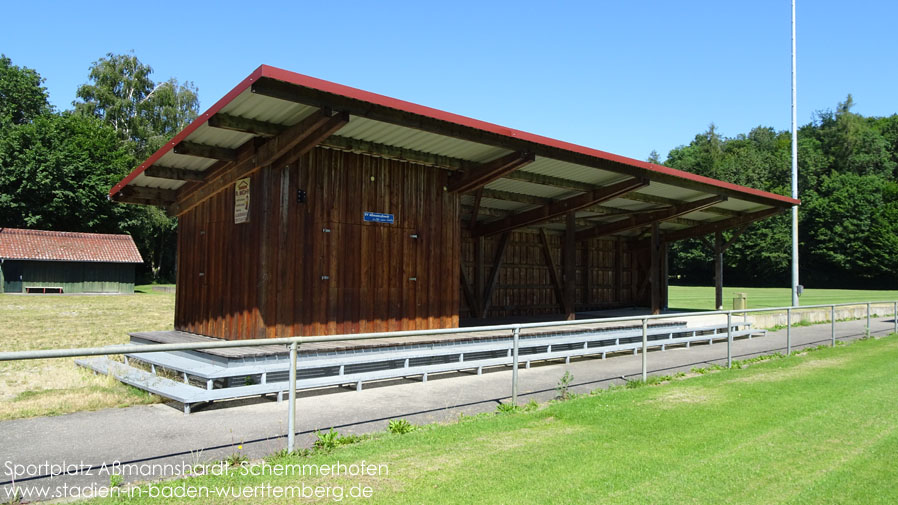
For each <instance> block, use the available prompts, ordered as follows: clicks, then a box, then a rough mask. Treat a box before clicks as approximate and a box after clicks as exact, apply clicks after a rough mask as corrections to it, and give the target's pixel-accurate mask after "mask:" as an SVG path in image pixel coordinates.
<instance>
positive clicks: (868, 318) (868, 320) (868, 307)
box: [864, 303, 872, 337]
mask: <svg viewBox="0 0 898 505" xmlns="http://www.w3.org/2000/svg"><path fill="white" fill-rule="evenodd" d="M870 333H872V329H871V328H870V304H869V303H868V304H867V334H866V335H864V336H865V337H869V336H870Z"/></svg>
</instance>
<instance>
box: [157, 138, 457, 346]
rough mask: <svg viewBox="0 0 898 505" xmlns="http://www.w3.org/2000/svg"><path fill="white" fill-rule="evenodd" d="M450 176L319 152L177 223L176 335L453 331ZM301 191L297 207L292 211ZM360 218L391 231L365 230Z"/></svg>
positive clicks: (264, 174) (268, 172) (265, 172)
mask: <svg viewBox="0 0 898 505" xmlns="http://www.w3.org/2000/svg"><path fill="white" fill-rule="evenodd" d="M447 178H448V174H447V173H446V172H444V171H442V170H438V169H434V168H429V167H424V166H420V165H415V164H411V163H406V162H401V161H395V160H385V159H381V158H375V157H371V156H366V155H361V154H354V153H348V152H340V151H332V150H327V149H323V148H317V149H315V150H313V151H312V152H311V153H309V154H308V155H306V156H305V157H303V158H302V159H300V160H299V161H298V162H297V163H296V164H294V165H293V166H287V167H266V168H263V169H262V170H260V171H258V172H256V173H255V174H254V175H253V176H252V180H251V200H250V203H251V208H250V222H249V223H244V224H234V210H233V209H234V192H233V187H231V188H229V189H227V190H225V191H222V192H220V193H218V194H217V195H216V196H214V197H213V198H211V199H209V200H208V201H206V202H205V203H203V204H201V205H199V206H197V207H196V208H194V209H193V210H191V211H189V212H187V213H185V214H184V215H182V216H181V217H180V221H179V233H178V290H177V295H176V296H177V300H176V309H175V327H176V328H177V329H181V330H184V331H190V332H194V333H200V334H203V335H210V336H215V337H221V338H225V339H229V340H234V339H245V338H265V337H275V336H292V335H306V336H311V335H325V334H341V333H359V332H369V331H396V330H409V329H430V328H444V327H454V326H457V325H458V307H459V305H460V300H459V297H460V295H459V282H458V275H457V274H455V275H452V273H454V272H458V270H459V266H458V265H459V263H458V261H459V258H458V250H459V240H460V232H459V227H458V197H457V195H455V194H452V193H448V192H446V191H445V190H444V187H445V186H446V184H447ZM298 190H304V191H305V192H306V195H307V197H306V198H307V199H306V203H298V202H297V192H298ZM365 211H370V212H380V213H390V214H393V215H394V216H395V222H394V224H380V223H368V222H364V220H363V213H364V212H365Z"/></svg>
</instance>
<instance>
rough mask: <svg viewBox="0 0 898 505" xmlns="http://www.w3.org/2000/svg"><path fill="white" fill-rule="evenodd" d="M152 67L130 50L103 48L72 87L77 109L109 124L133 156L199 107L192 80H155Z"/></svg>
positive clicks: (166, 137) (148, 149) (190, 117)
mask: <svg viewBox="0 0 898 505" xmlns="http://www.w3.org/2000/svg"><path fill="white" fill-rule="evenodd" d="M152 73H153V69H152V68H151V67H150V66H149V65H146V64H144V63H142V62H141V61H140V60H139V59H138V58H137V57H136V56H134V54H130V55H124V54H113V53H108V54H107V55H106V57H105V58H100V59H99V60H97V61H95V62H94V63H93V65H92V66H91V68H90V72H89V74H88V78H89V80H90V82H89V83H87V84H82V85H81V86H80V87H79V88H78V91H77V96H78V98H79V99H80V101H78V100H76V101H75V102H73V104H74V106H75V110H76V111H77V112H78V113H79V114H82V115H87V116H94V117H98V118H100V119H102V120H104V121H106V122H107V123H109V124H110V125H112V127H113V128H114V129H115V131H116V133H117V134H118V137H119V138H120V139H122V140H124V141H126V142H129V143H130V144H131V145H132V147H133V150H134V154H135V156H137V157H138V158H145V157H147V156H149V155H150V154H151V153H152V152H153V151H155V150H156V149H158V148H159V147H160V146H161V145H162V144H164V143H165V142H167V141H168V140H169V139H170V138H171V137H172V136H174V135H175V134H176V133H177V132H178V131H180V130H181V129H182V128H183V127H184V126H186V125H187V124H189V123H190V122H191V121H193V120H194V119H195V118H196V116H197V111H198V109H199V99H198V98H197V90H196V87H195V86H194V85H193V83H190V82H186V83H183V84H180V83H178V81H177V80H176V79H170V80H168V81H164V82H161V83H159V84H156V83H155V82H154V81H153V79H152V78H151V77H150V75H151V74H152Z"/></svg>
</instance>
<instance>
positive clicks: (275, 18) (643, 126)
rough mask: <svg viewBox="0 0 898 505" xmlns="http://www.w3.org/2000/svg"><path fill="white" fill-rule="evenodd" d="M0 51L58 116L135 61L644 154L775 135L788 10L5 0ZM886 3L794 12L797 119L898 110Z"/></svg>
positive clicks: (805, 3) (784, 109) (771, 5)
mask: <svg viewBox="0 0 898 505" xmlns="http://www.w3.org/2000/svg"><path fill="white" fill-rule="evenodd" d="M3 17H4V22H3V29H2V31H0V52H3V53H5V54H6V55H7V56H9V57H10V58H12V60H13V63H14V64H17V65H24V66H27V67H30V68H34V69H36V70H37V71H38V72H40V73H41V75H42V76H43V77H45V78H46V86H47V88H48V89H49V91H50V97H51V101H52V102H53V104H54V105H56V106H57V107H58V108H61V109H64V108H69V107H71V102H72V100H74V98H75V96H74V94H75V90H76V88H77V86H78V85H79V84H81V83H83V82H85V81H86V79H87V72H88V68H89V66H90V64H91V62H93V61H95V60H96V59H98V58H100V57H102V56H103V55H104V54H106V53H107V52H117V53H120V52H127V51H130V50H133V51H134V52H135V54H136V55H137V56H138V57H139V58H140V59H141V60H142V61H144V62H145V63H148V64H150V65H151V66H152V67H153V68H154V70H155V73H154V76H153V77H154V78H155V79H156V80H165V79H167V78H169V77H176V78H178V79H179V80H182V81H183V80H190V81H193V82H194V83H195V84H196V85H197V86H198V87H199V91H200V99H201V104H202V108H203V109H205V108H206V107H208V106H210V105H211V104H212V103H214V102H215V101H216V100H218V99H219V98H220V97H221V96H222V95H224V94H225V93H226V92H227V91H228V90H230V89H231V88H232V87H233V86H235V85H236V84H237V83H238V82H239V81H240V80H241V79H242V78H243V77H245V76H246V75H247V74H249V73H250V72H251V71H252V70H253V69H254V68H256V67H257V66H258V65H259V64H262V63H266V64H269V65H274V66H278V67H282V68H285V69H288V70H293V71H296V72H300V73H303V74H307V75H311V76H314V77H319V78H322V79H327V80H331V81H335V82H339V83H341V84H346V85H350V86H355V87H358V88H362V89H365V90H368V91H373V92H377V93H381V94H385V95H389V96H393V97H396V98H401V99H404V100H408V101H412V102H417V103H421V104H423V105H428V106H431V107H436V108H439V109H444V110H447V111H450V112H454V113H458V114H463V115H467V116H472V117H474V118H477V119H482V120H485V121H490V122H494V123H498V124H501V125H504V126H509V127H513V128H518V129H522V130H526V131H530V132H533V133H538V134H542V135H547V136H550V137H555V138H559V139H562V140H565V141H569V142H574V143H578V144H583V145H587V146H590V147H595V148H599V149H603V150H606V151H610V152H613V153H617V154H622V155H625V156H631V157H634V158H639V159H645V158H646V157H647V156H648V154H649V152H651V151H652V150H653V149H655V150H657V151H658V152H659V153H661V155H662V159H663V157H664V156H665V155H666V154H667V152H668V151H669V150H670V149H671V148H673V147H676V146H677V145H681V144H685V143H688V142H689V141H690V140H691V139H692V138H693V137H694V136H695V134H697V133H700V132H702V131H704V130H706V129H707V127H708V125H709V124H710V123H711V122H714V123H716V124H717V126H718V128H719V130H720V132H721V133H722V134H723V135H726V136H734V135H736V134H738V133H743V132H747V131H748V130H749V129H751V128H752V127H754V126H758V125H764V126H772V127H775V128H776V129H778V130H784V129H788V128H789V121H790V109H789V107H790V78H791V77H790V61H791V60H790V58H791V57H790V2H789V1H788V0H777V1H772V0H756V1H754V2H728V1H723V2H722V1H719V0H718V1H691V2H671V1H654V2H653V1H643V2H624V1H620V0H613V1H612V0H607V1H602V0H595V1H591V2H569V1H561V0H559V1H542V2H526V1H516V2H490V1H484V0H481V1H479V2H466V1H456V0H453V1H451V2H427V1H420V0H419V1H412V2H389V1H378V2H364V3H363V2H359V3H353V2H306V1H290V2H283V5H281V6H278V5H277V4H276V3H275V2H189V1H188V2H181V3H171V4H159V3H157V4H147V3H138V2H108V3H104V2H93V3H91V4H90V5H86V3H83V2H59V3H53V2H42V1H30V2H6V3H5V5H4V6H3ZM896 20H898V4H896V3H894V2H885V1H881V2H876V1H864V0H856V1H854V2H850V3H848V2H836V1H827V0H814V1H810V0H798V85H799V98H798V107H799V108H798V117H799V123H800V124H804V123H807V122H809V121H810V120H811V119H812V116H813V113H814V111H816V110H821V109H827V108H834V107H835V106H836V104H837V102H839V101H842V100H844V98H845V96H846V95H847V94H848V93H852V94H853V96H854V99H855V102H856V104H857V105H856V108H855V109H854V110H855V112H859V113H862V114H865V115H891V114H894V113H896V112H898V100H896V93H895V90H896V89H898V85H896V83H898V64H896V55H898V36H896V33H895V30H896V25H895V22H896Z"/></svg>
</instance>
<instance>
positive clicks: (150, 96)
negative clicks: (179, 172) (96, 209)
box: [74, 53, 199, 280]
mask: <svg viewBox="0 0 898 505" xmlns="http://www.w3.org/2000/svg"><path fill="white" fill-rule="evenodd" d="M152 73H153V69H152V68H151V67H150V66H149V65H146V64H144V63H142V62H141V61H140V60H139V59H138V58H137V57H136V56H135V55H134V54H133V53H132V54H128V55H123V54H113V53H108V54H107V55H106V57H104V58H100V59H99V60H97V61H95V62H94V63H93V65H92V66H91V69H90V72H89V74H88V78H89V81H90V82H89V83H86V84H83V85H82V86H80V87H79V88H78V92H77V96H78V98H79V99H80V101H75V102H74V105H75V110H76V111H77V112H78V113H79V114H81V115H83V116H91V117H95V118H99V119H101V120H103V121H104V122H106V123H108V124H109V125H110V126H111V127H112V129H113V130H114V131H115V133H116V135H117V136H118V138H119V139H121V140H122V141H123V142H125V143H126V144H127V145H128V146H129V147H130V149H131V152H132V153H133V154H134V156H135V158H136V159H138V160H140V159H144V158H146V157H148V156H149V155H150V154H152V153H153V152H155V151H156V150H158V149H159V148H160V147H162V146H163V145H164V144H165V143H166V142H168V141H169V140H170V139H171V138H172V137H173V136H174V135H175V134H177V133H178V132H179V131H181V130H182V129H183V128H184V127H186V126H187V125H188V124H189V123H190V122H191V121H193V120H194V119H196V116H197V114H198V110H199V98H198V96H197V89H196V87H195V86H194V85H193V83H191V82H184V83H179V82H178V80H177V79H173V78H172V79H169V80H167V81H163V82H160V83H156V82H154V81H153V79H152V78H151V75H152ZM132 166H133V164H132ZM110 186H111V184H110ZM107 189H108V188H107ZM125 227H127V228H129V229H131V230H133V232H134V236H135V240H136V242H137V244H138V247H139V248H140V250H141V252H142V253H143V254H144V259H145V260H146V262H147V264H148V267H149V269H150V272H151V274H152V277H153V279H154V280H155V279H158V278H159V277H160V276H163V277H166V276H168V275H170V274H171V273H172V272H173V271H174V258H175V240H174V236H175V233H176V231H175V230H176V227H177V220H175V219H174V218H171V217H168V216H166V215H165V214H164V213H163V212H162V211H160V210H159V209H156V208H152V207H145V208H143V210H142V211H141V213H140V214H139V219H136V220H135V221H133V222H131V223H130V224H127V225H125Z"/></svg>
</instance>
